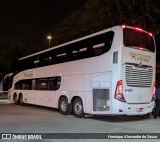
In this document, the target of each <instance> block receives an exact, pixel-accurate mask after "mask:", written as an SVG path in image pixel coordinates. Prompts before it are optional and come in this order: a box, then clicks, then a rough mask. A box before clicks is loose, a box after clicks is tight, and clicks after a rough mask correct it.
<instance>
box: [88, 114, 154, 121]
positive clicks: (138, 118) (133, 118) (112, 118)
mask: <svg viewBox="0 0 160 142" xmlns="http://www.w3.org/2000/svg"><path fill="white" fill-rule="evenodd" d="M89 119H93V120H99V121H106V122H112V123H119V122H132V121H144V120H148V119H152V115H151V114H150V115H149V116H148V115H147V116H93V117H89Z"/></svg>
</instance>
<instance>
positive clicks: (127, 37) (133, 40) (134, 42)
mask: <svg viewBox="0 0 160 142" xmlns="http://www.w3.org/2000/svg"><path fill="white" fill-rule="evenodd" d="M123 33H124V46H126V47H131V48H136V47H143V48H144V49H145V50H147V51H151V52H155V47H154V41H153V37H152V36H150V35H149V34H147V33H144V32H140V31H135V30H133V29H127V28H125V29H124V32H123Z"/></svg>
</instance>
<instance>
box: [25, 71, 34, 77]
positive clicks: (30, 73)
mask: <svg viewBox="0 0 160 142" xmlns="http://www.w3.org/2000/svg"><path fill="white" fill-rule="evenodd" d="M24 77H25V78H29V77H33V71H28V72H25V73H24Z"/></svg>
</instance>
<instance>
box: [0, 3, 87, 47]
mask: <svg viewBox="0 0 160 142" xmlns="http://www.w3.org/2000/svg"><path fill="white" fill-rule="evenodd" d="M86 1H87V0H1V2H0V47H1V49H2V48H3V49H6V47H7V46H8V45H9V44H11V43H14V42H22V41H23V42H24V41H25V42H26V43H29V44H30V46H31V47H32V46H33V47H34V46H48V41H47V38H46V36H47V34H49V33H52V31H53V29H54V27H55V25H56V24H57V23H58V22H59V21H60V20H61V19H63V18H64V16H65V15H66V14H67V13H68V12H71V11H74V10H77V9H79V8H81V7H82V5H83V4H84V2H86Z"/></svg>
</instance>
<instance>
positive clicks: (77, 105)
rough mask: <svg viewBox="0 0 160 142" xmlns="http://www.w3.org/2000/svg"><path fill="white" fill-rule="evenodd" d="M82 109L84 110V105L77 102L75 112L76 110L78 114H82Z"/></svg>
mask: <svg viewBox="0 0 160 142" xmlns="http://www.w3.org/2000/svg"><path fill="white" fill-rule="evenodd" d="M82 109H83V106H82V104H81V103H80V102H77V103H76V104H75V106H74V110H75V112H76V114H81V113H82Z"/></svg>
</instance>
